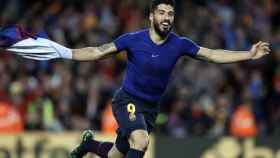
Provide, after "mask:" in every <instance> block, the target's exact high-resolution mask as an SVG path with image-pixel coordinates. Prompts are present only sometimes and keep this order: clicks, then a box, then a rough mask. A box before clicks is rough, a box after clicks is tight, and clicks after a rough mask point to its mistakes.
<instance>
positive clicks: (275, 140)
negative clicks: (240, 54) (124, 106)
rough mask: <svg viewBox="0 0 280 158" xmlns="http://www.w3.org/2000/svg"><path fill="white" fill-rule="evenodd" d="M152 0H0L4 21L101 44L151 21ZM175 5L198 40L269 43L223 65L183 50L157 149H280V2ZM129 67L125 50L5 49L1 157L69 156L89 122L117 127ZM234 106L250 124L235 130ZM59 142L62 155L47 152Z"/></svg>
mask: <svg viewBox="0 0 280 158" xmlns="http://www.w3.org/2000/svg"><path fill="white" fill-rule="evenodd" d="M149 2H150V1H149V0H119V1H117V0H79V1H77V0H45V1H42V0H0V27H2V26H6V25H9V24H14V23H18V24H21V25H23V26H24V27H26V28H29V29H31V30H32V31H34V32H38V31H42V30H46V31H47V32H48V35H49V37H50V38H51V39H53V40H55V41H57V42H58V43H61V44H63V45H66V46H68V47H71V48H80V47H84V46H96V45H99V44H102V43H105V42H110V41H112V39H114V38H115V37H117V36H118V35H120V34H122V33H125V32H132V31H136V30H139V29H141V28H145V27H148V24H149V21H148V18H147V17H148V14H149V9H148V8H149ZM176 14H177V15H176V22H175V23H176V24H175V31H176V32H177V33H178V34H180V35H183V36H187V37H189V38H191V39H192V40H194V41H195V42H197V43H198V44H199V45H201V46H204V47H209V48H223V49H230V50H247V49H249V48H250V46H251V45H252V44H253V43H254V42H256V41H258V40H262V41H268V42H270V43H271V47H272V53H271V54H270V55H269V56H267V57H265V58H263V59H260V60H257V61H250V62H242V63H237V64H226V65H218V64H212V63H206V62H201V61H197V60H193V59H189V58H187V57H186V58H184V59H181V60H180V61H179V62H178V64H177V67H176V69H175V70H174V75H173V77H172V81H171V83H170V84H169V87H168V90H167V92H166V94H165V96H164V98H163V100H162V103H161V104H162V109H161V113H160V115H159V117H158V120H157V128H156V129H155V133H154V141H155V143H154V146H153V147H154V148H152V149H151V150H153V155H154V156H152V157H156V158H158V157H160V158H164V157H171V156H174V157H176V158H180V157H187V155H188V156H189V157H207V158H208V157H209V158H238V157H244V158H255V157H257V156H258V155H262V156H259V157H263V158H269V157H273V158H274V157H276V158H279V157H280V143H279V140H280V139H279V138H280V67H279V61H280V2H279V1H278V0H234V1H231V0H177V13H176ZM124 69H125V53H120V54H119V55H118V56H116V57H113V58H108V59H106V60H102V61H98V62H74V61H61V60H56V61H43V62H37V61H31V60H25V59H22V58H20V57H17V56H13V55H11V54H9V53H3V52H2V53H1V57H0V101H1V102H0V133H2V134H0V158H2V157H3V158H8V157H18V158H20V157H23V158H24V157H32V156H33V157H36V158H37V157H65V155H63V154H65V152H63V151H67V150H68V149H71V148H72V147H73V146H74V145H75V144H77V142H78V134H79V132H80V131H81V130H83V129H95V130H97V131H99V132H100V134H101V137H104V134H105V137H106V138H111V137H112V136H111V134H113V136H114V132H113V131H114V128H116V127H115V123H114V120H113V119H112V115H111V113H110V104H111V103H110V100H111V97H112V94H113V92H114V91H115V90H116V89H117V88H119V86H120V84H121V81H122V78H123V72H124ZM139 77H141V76H139ZM237 110H239V112H240V111H241V113H242V112H245V113H247V114H248V116H249V117H250V118H251V119H252V120H253V122H251V124H250V130H249V132H248V131H242V129H241V130H240V131H238V130H236V129H237V128H238V126H239V124H238V122H239V123H241V124H242V121H237V123H236V122H235V121H234V120H235V119H236V120H238V118H236V117H238V116H236V117H235V114H236V113H237ZM241 118H242V117H241ZM239 120H240V119H239ZM241 120H243V119H241ZM7 133H8V134H7ZM43 138H45V139H43ZM255 138H256V139H255ZM53 140H56V141H54V142H53ZM44 141H46V142H47V143H42V142H44ZM38 142H39V143H38ZM40 143H41V144H40ZM19 144H21V145H22V146H23V148H21V147H19V146H20V145H19ZM38 144H39V145H38ZM42 144H43V145H42ZM50 144H52V145H50ZM59 144H61V146H59ZM63 147H65V149H64V148H63ZM42 148H45V149H46V151H47V153H46V152H40V151H41V149H42ZM56 148H59V149H58V150H57V151H58V153H60V154H62V155H59V154H58V155H59V156H56V154H54V155H51V153H56V152H54V150H51V149H56ZM66 149H67V150H66ZM21 150H22V151H25V150H26V151H25V152H20V151H21ZM55 151H56V150H55ZM29 152H30V154H31V156H28V155H26V154H27V153H29ZM43 153H45V154H43ZM175 153H176V154H175ZM230 153H231V154H230ZM168 154H170V155H168ZM9 155H10V156H9ZM40 155H43V156H40Z"/></svg>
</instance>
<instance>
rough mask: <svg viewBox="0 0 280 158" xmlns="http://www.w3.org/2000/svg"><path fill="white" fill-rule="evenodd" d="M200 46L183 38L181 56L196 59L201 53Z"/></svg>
mask: <svg viewBox="0 0 280 158" xmlns="http://www.w3.org/2000/svg"><path fill="white" fill-rule="evenodd" d="M199 48H200V47H199V46H198V45H197V44H196V43H194V42H193V41H192V40H190V39H188V38H185V37H184V38H181V55H188V56H191V57H195V56H196V54H197V52H198V51H199Z"/></svg>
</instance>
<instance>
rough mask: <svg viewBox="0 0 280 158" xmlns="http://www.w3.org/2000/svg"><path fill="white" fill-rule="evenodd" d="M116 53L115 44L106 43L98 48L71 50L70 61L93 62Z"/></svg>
mask: <svg viewBox="0 0 280 158" xmlns="http://www.w3.org/2000/svg"><path fill="white" fill-rule="evenodd" d="M116 52H117V48H116V46H115V44H114V43H107V44H103V45H101V46H98V47H86V48H80V49H72V59H73V60H78V61H90V60H91V61H94V60H99V59H102V58H105V57H108V56H110V55H113V54H114V53H116Z"/></svg>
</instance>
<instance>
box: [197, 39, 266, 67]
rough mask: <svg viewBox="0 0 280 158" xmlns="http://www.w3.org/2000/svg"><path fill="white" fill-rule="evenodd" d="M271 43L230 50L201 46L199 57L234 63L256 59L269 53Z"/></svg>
mask: <svg viewBox="0 0 280 158" xmlns="http://www.w3.org/2000/svg"><path fill="white" fill-rule="evenodd" d="M269 52H270V48H269V43H266V42H261V41H260V42H258V43H256V44H254V45H253V46H252V48H251V50H249V51H228V50H216V49H208V48H204V47H200V49H199V51H198V54H197V58H198V59H201V60H206V61H210V62H214V63H233V62H238V61H244V60H255V59H259V58H261V57H263V56H265V55H267V54H269Z"/></svg>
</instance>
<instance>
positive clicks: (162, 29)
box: [152, 19, 174, 37]
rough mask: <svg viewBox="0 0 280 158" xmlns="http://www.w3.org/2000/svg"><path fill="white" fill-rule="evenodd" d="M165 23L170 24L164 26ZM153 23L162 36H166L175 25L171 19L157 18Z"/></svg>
mask: <svg viewBox="0 0 280 158" xmlns="http://www.w3.org/2000/svg"><path fill="white" fill-rule="evenodd" d="M163 23H168V26H162V24H163ZM152 25H153V26H154V29H155V31H156V33H157V34H159V35H160V36H161V37H166V36H167V35H168V34H169V32H170V31H171V30H172V28H173V26H174V24H173V23H171V22H170V21H162V22H158V21H156V20H155V19H154V22H153V23H152Z"/></svg>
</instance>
